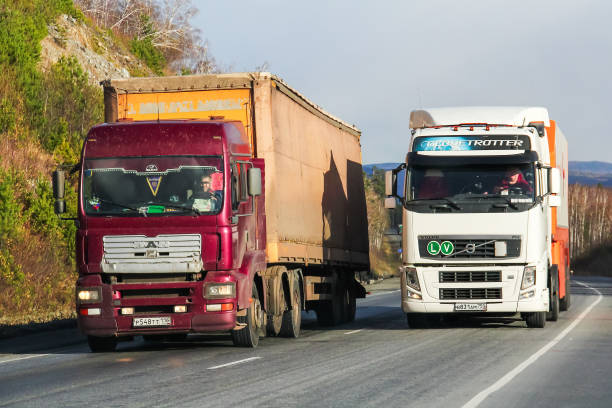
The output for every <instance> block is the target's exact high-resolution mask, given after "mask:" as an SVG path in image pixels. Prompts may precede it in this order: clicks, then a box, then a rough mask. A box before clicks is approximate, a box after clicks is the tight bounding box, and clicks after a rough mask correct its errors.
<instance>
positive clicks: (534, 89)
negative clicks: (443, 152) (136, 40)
mask: <svg viewBox="0 0 612 408" xmlns="http://www.w3.org/2000/svg"><path fill="white" fill-rule="evenodd" d="M193 5H194V6H196V7H197V8H198V9H199V13H198V15H197V16H196V17H195V18H194V19H193V21H192V23H193V25H194V26H196V27H198V28H199V29H200V30H201V32H202V36H203V37H204V38H205V39H207V41H208V45H209V51H210V53H211V55H212V56H213V57H214V58H215V59H216V61H217V63H219V64H220V65H221V66H222V67H224V68H226V69H229V70H231V71H235V72H243V71H253V70H255V69H256V68H257V67H261V66H262V65H264V63H265V64H267V71H270V72H272V73H274V74H276V75H278V76H279V77H281V78H283V79H284V80H285V81H286V82H287V83H288V84H289V85H290V86H292V87H293V88H295V89H297V90H298V91H300V92H301V93H302V94H304V95H305V96H306V97H308V98H309V99H310V100H312V101H313V102H315V103H316V104H318V105H319V106H322V107H323V108H324V109H325V110H327V111H328V112H330V113H331V114H333V115H335V116H337V117H339V118H341V119H343V120H344V121H346V122H348V123H351V124H355V125H356V126H357V127H358V128H359V129H360V130H361V131H362V138H361V145H362V155H363V162H364V163H380V162H400V161H403V159H404V157H405V154H406V151H407V149H408V142H409V139H410V130H409V128H408V120H409V116H410V111H411V110H413V109H420V108H428V107H445V106H501V105H503V106H544V107H546V108H548V110H549V114H550V117H551V119H555V120H556V121H557V124H558V126H559V127H560V128H561V129H562V130H563V133H564V134H565V136H566V137H567V139H568V142H569V146H570V160H579V161H591V160H598V161H606V162H612V126H611V125H610V124H608V122H607V121H608V120H610V119H612V80H611V74H612V29H611V28H610V27H611V23H610V21H611V20H610V19H611V18H612V2H610V1H604V0H601V1H589V0H580V1H578V0H574V1H566V0H557V1H538V0H532V1H527V0H514V1H505V0H422V1H417V0H403V1H401V0H397V1H386V0H377V1H362V0H337V1H334V0H328V1H319V0H309V1H299V2H298V1H287V0H284V1H281V0H261V1H259V0H251V1H246V0H242V1H239V0H223V1H218V0H216V1H209V0H193Z"/></svg>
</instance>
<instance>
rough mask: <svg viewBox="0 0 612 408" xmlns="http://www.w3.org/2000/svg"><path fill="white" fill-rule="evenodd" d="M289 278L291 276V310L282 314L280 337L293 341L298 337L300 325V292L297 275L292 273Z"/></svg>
mask: <svg viewBox="0 0 612 408" xmlns="http://www.w3.org/2000/svg"><path fill="white" fill-rule="evenodd" d="M291 276H293V285H292V288H293V289H292V291H291V299H290V302H291V308H290V309H288V310H285V312H284V313H283V322H282V324H281V328H280V335H281V336H283V337H289V338H294V339H295V338H297V337H299V335H300V327H301V325H302V292H301V291H300V280H299V278H298V277H297V274H295V273H292V274H291Z"/></svg>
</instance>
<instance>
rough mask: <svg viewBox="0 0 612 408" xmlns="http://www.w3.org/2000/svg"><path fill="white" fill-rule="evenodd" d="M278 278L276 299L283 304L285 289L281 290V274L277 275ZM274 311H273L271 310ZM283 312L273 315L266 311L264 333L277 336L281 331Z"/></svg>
mask: <svg viewBox="0 0 612 408" xmlns="http://www.w3.org/2000/svg"><path fill="white" fill-rule="evenodd" d="M278 279H279V280H280V281H281V283H280V285H281V287H280V292H279V298H278V301H279V302H280V303H281V304H285V291H284V290H283V287H282V285H283V283H282V278H281V276H279V277H278ZM272 312H274V311H272ZM284 314H285V312H281V313H280V314H278V315H275V314H274V313H268V316H267V321H266V334H267V335H268V336H270V337H274V336H278V335H279V334H280V331H281V327H282V325H283V316H284Z"/></svg>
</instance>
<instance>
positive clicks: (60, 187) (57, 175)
mask: <svg viewBox="0 0 612 408" xmlns="http://www.w3.org/2000/svg"><path fill="white" fill-rule="evenodd" d="M64 179H65V175H64V171H63V170H55V171H54V172H53V177H52V182H53V198H55V206H54V211H55V213H56V214H63V213H65V212H66V202H65V201H64V184H65V181H64Z"/></svg>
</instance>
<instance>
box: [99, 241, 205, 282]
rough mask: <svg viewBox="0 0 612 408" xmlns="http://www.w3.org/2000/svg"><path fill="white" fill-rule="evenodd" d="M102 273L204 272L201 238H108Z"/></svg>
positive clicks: (105, 243)
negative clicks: (202, 270)
mask: <svg viewBox="0 0 612 408" xmlns="http://www.w3.org/2000/svg"><path fill="white" fill-rule="evenodd" d="M103 245H104V257H103V259H102V265H101V266H102V271H103V272H106V273H186V272H200V270H201V269H202V256H201V254H202V236H201V235H200V234H171V235H170V234H168V235H158V236H156V237H147V236H145V235H106V236H105V237H104V238H103Z"/></svg>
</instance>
